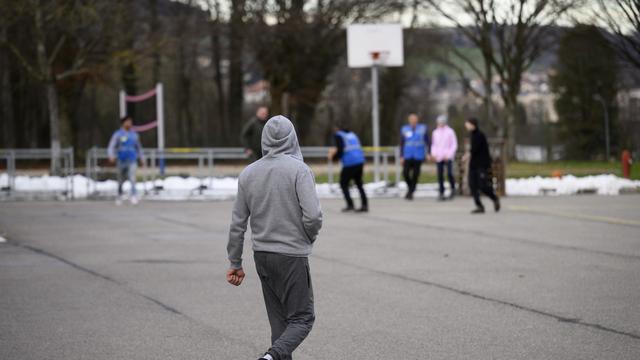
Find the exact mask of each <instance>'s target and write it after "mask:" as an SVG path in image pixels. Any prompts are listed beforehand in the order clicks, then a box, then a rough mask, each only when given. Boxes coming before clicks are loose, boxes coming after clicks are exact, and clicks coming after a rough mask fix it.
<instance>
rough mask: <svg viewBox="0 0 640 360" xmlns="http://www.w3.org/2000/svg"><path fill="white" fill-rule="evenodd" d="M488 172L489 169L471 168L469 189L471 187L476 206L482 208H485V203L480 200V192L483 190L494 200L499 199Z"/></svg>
mask: <svg viewBox="0 0 640 360" xmlns="http://www.w3.org/2000/svg"><path fill="white" fill-rule="evenodd" d="M488 173H489V171H488V170H487V169H474V168H469V189H471V195H473V201H475V203H476V206H477V207H478V208H482V209H484V205H482V201H480V192H483V193H484V194H485V195H487V196H488V197H489V198H490V199H491V200H493V201H494V202H495V201H496V200H498V197H497V196H496V194H495V193H494V192H493V181H492V180H491V179H490V178H489V176H488Z"/></svg>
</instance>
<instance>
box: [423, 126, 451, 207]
mask: <svg viewBox="0 0 640 360" xmlns="http://www.w3.org/2000/svg"><path fill="white" fill-rule="evenodd" d="M447 120H448V119H447V116H446V115H440V116H438V119H437V120H436V122H437V124H438V127H436V129H435V130H433V134H432V135H431V155H430V157H431V158H432V159H433V160H434V161H435V162H436V167H437V169H438V185H439V188H438V190H439V196H438V200H439V201H444V200H445V199H447V198H446V197H445V196H444V168H445V167H446V168H447V178H448V179H449V186H450V188H451V193H450V194H449V199H453V197H454V196H455V192H456V180H455V178H454V177H453V161H454V159H455V156H456V151H457V150H458V139H457V138H456V133H455V131H453V129H452V128H451V127H449V125H447Z"/></svg>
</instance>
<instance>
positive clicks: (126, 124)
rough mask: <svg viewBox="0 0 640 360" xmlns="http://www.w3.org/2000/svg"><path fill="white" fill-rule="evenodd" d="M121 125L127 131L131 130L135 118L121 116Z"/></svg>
mask: <svg viewBox="0 0 640 360" xmlns="http://www.w3.org/2000/svg"><path fill="white" fill-rule="evenodd" d="M120 126H122V128H123V129H125V130H127V131H129V130H131V128H132V127H133V119H132V118H131V116H129V115H125V116H123V117H122V118H120Z"/></svg>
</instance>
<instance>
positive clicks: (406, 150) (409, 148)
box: [401, 124, 427, 160]
mask: <svg viewBox="0 0 640 360" xmlns="http://www.w3.org/2000/svg"><path fill="white" fill-rule="evenodd" d="M401 131H402V137H403V138H404V147H403V148H402V154H403V157H404V158H405V159H414V160H424V154H425V152H426V147H427V144H425V142H424V135H425V134H426V133H427V125H425V124H417V125H416V128H415V130H414V129H413V128H412V127H411V125H405V126H403V127H402V130H401Z"/></svg>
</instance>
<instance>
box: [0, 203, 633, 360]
mask: <svg viewBox="0 0 640 360" xmlns="http://www.w3.org/2000/svg"><path fill="white" fill-rule="evenodd" d="M341 205H342V204H341V203H340V202H339V201H324V202H323V207H324V209H325V213H326V221H325V227H324V229H323V231H322V233H321V236H320V238H319V240H318V242H317V247H316V251H315V254H314V256H313V258H312V260H311V267H312V275H313V280H314V286H315V294H316V309H317V322H316V326H315V328H314V330H313V332H312V335H311V336H310V337H309V339H308V340H307V342H305V344H304V345H303V346H302V347H301V348H300V349H299V350H298V351H297V353H296V359H302V360H311V359H316V360H328V359H341V360H353V359H374V358H376V359H395V360H408V359H535V360H538V359H563V360H564V359H580V360H582V359H598V360H603V359H616V360H620V359H634V360H637V359H639V358H640V236H639V235H640V196H621V197H596V196H585V197H561V198H535V199H525V198H512V199H507V200H505V201H504V205H505V211H504V212H503V213H500V214H493V213H489V214H486V215H484V216H477V217H473V216H471V215H469V214H467V212H468V210H469V209H470V200H469V199H458V200H456V201H454V202H451V203H446V204H437V203H435V202H434V201H433V200H419V201H416V202H414V203H406V202H403V201H401V200H398V199H393V200H377V201H374V202H373V211H372V212H371V213H370V214H368V215H362V216H358V215H348V216H342V215H341V214H340V213H339V208H340V206H341ZM230 206H231V204H230V203H229V202H214V203H167V202H154V203H151V202H146V203H142V204H141V205H139V206H138V207H135V208H134V207H122V208H116V207H115V206H113V205H112V204H111V203H106V202H73V203H61V202H51V203H43V202H31V203H2V204H0V233H4V236H5V237H7V238H8V240H9V242H8V243H5V244H0V359H64V360H68V359H92V360H98V359H105V360H107V359H109V360H112V359H224V360H227V359H233V360H236V359H238V360H239V359H252V360H254V359H256V358H257V355H258V354H260V353H261V352H262V351H264V350H265V349H266V348H267V347H268V341H269V334H268V325H267V322H266V315H265V310H264V305H263V303H262V299H261V293H260V290H259V286H258V285H259V284H258V280H257V278H256V276H255V270H254V268H253V265H252V261H251V260H250V258H251V255H250V254H251V252H250V249H249V248H248V247H247V249H246V254H247V255H246V259H247V261H246V264H247V266H246V267H247V269H248V274H249V276H248V279H247V280H246V283H245V284H243V285H242V286H241V287H239V288H234V287H232V286H229V285H227V284H226V283H225V281H224V272H225V270H226V266H227V263H226V261H225V242H226V231H227V227H228V220H229V218H230V215H229V209H230Z"/></svg>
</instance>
